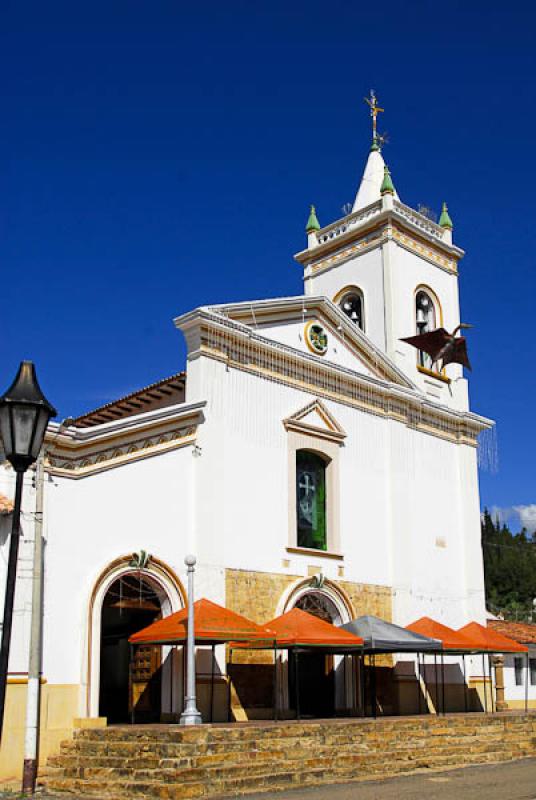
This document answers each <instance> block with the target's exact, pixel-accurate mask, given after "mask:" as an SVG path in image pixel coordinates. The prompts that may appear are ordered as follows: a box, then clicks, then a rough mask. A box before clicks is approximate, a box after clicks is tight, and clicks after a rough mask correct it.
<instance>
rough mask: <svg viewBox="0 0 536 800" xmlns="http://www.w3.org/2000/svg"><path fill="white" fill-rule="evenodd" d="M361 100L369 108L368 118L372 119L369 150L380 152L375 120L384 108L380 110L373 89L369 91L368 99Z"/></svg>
mask: <svg viewBox="0 0 536 800" xmlns="http://www.w3.org/2000/svg"><path fill="white" fill-rule="evenodd" d="M363 100H364V101H365V103H367V105H368V107H369V108H370V116H371V117H372V147H371V148H370V149H371V150H380V140H379V136H378V127H377V120H378V114H383V112H384V111H385V109H384V108H380V107H379V105H378V101H377V100H376V94H375V92H374V89H371V90H370V97H364V98H363Z"/></svg>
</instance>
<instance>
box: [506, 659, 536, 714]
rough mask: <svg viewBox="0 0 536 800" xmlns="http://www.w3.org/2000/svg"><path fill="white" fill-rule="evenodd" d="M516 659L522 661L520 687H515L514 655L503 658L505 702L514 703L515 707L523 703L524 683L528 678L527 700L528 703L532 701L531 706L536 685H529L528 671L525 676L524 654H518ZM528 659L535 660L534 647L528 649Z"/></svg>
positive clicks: (525, 663) (535, 692) (535, 694)
mask: <svg viewBox="0 0 536 800" xmlns="http://www.w3.org/2000/svg"><path fill="white" fill-rule="evenodd" d="M517 657H518V658H521V659H522V662H523V672H522V684H521V686H517V685H516V680H515V668H514V659H515V658H516V656H514V655H505V656H504V696H505V700H506V702H507V703H508V701H512V700H513V701H515V702H516V705H517V704H519V703H524V701H525V692H526V688H525V681H526V680H527V678H528V699H529V702H530V701H532V703H533V704H535V703H536V685H533V684H531V682H530V670H529V672H528V674H527V657H526V655H525V654H524V653H520V654H519V656H517ZM529 658H536V646H532V647H529Z"/></svg>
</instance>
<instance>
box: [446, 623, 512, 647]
mask: <svg viewBox="0 0 536 800" xmlns="http://www.w3.org/2000/svg"><path fill="white" fill-rule="evenodd" d="M459 633H461V634H463V636H467V637H469V638H470V639H472V640H473V642H476V643H477V644H478V646H479V648H480V650H483V651H486V652H489V653H526V652H527V648H526V647H525V646H524V645H522V644H518V642H516V641H514V640H513V639H511V638H510V637H509V636H504V635H503V634H502V633H499V631H496V630H491V628H485V627H484V626H483V625H480V624H479V623H478V622H470V623H469V624H468V625H464V626H463V628H460V630H459Z"/></svg>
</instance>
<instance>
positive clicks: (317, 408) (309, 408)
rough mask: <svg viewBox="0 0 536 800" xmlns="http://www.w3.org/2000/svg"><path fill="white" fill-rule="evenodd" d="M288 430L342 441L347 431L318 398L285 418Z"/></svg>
mask: <svg viewBox="0 0 536 800" xmlns="http://www.w3.org/2000/svg"><path fill="white" fill-rule="evenodd" d="M283 425H284V426H285V428H286V430H292V431H296V432H298V433H303V434H309V435H311V436H316V437H320V438H324V439H330V440H331V441H335V442H339V443H340V442H342V441H343V440H344V439H345V438H346V433H345V431H344V429H343V428H342V426H341V425H340V424H339V423H338V422H337V420H336V419H335V417H334V416H333V414H332V413H331V412H330V411H329V410H328V408H326V406H325V405H324V403H323V402H322V401H321V400H319V399H318V398H316V399H315V400H313V401H312V402H311V403H308V404H307V405H306V406H304V407H303V408H300V410H299V411H296V412H295V413H294V414H292V415H291V416H290V417H287V418H286V419H284V420H283Z"/></svg>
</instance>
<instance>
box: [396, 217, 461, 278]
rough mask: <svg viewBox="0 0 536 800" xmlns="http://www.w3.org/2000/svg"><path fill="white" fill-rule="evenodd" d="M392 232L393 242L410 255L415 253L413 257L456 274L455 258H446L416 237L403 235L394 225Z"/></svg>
mask: <svg viewBox="0 0 536 800" xmlns="http://www.w3.org/2000/svg"><path fill="white" fill-rule="evenodd" d="M392 231H393V239H394V240H395V242H397V244H399V245H401V246H402V247H405V248H406V250H410V251H411V252H412V253H415V255H417V256H421V258H425V259H426V260H427V261H430V262H431V263H432V264H435V265H436V266H437V267H441V269H444V270H445V271H446V272H450V273H452V274H453V275H457V274H458V265H457V260H456V259H455V258H448V257H447V256H443V255H441V254H440V252H438V250H437V249H436V248H434V247H433V246H432V245H431V244H429V243H428V242H426V241H423V242H422V243H421V242H420V241H419V239H418V238H417V237H415V236H409V235H408V234H407V233H403V232H402V231H401V230H399V229H398V228H397V227H396V226H395V225H393V228H392Z"/></svg>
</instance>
